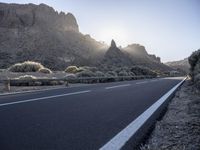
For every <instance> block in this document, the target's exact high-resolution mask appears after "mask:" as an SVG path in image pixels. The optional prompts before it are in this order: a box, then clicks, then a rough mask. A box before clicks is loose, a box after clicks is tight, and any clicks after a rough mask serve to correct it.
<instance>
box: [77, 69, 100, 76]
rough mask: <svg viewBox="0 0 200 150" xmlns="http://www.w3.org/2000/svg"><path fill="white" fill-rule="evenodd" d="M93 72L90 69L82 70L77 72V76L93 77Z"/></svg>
mask: <svg viewBox="0 0 200 150" xmlns="http://www.w3.org/2000/svg"><path fill="white" fill-rule="evenodd" d="M95 76H96V75H95V73H93V72H92V71H90V70H84V71H81V72H78V73H77V77H95Z"/></svg>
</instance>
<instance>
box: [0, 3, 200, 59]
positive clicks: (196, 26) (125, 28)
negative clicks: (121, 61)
mask: <svg viewBox="0 0 200 150" xmlns="http://www.w3.org/2000/svg"><path fill="white" fill-rule="evenodd" d="M0 2H6V3H21V4H25V3H34V4H40V3H45V4H47V5H50V6H52V7H53V8H54V9H55V10H57V11H64V12H66V13H67V12H71V13H73V14H74V15H75V17H76V19H77V22H78V24H79V28H80V31H81V32H82V33H84V34H90V35H91V36H92V37H93V38H95V39H96V40H98V41H104V42H106V43H107V44H110V41H111V40H112V39H114V40H115V41H116V43H117V45H118V46H123V47H125V46H127V45H128V44H132V43H139V44H141V45H144V46H145V47H146V49H147V51H148V53H151V54H156V55H157V56H159V57H161V60H162V61H163V62H167V61H174V60H180V59H183V58H186V57H188V56H189V55H190V54H191V53H192V52H193V51H195V50H197V49H199V48H200V0H0Z"/></svg>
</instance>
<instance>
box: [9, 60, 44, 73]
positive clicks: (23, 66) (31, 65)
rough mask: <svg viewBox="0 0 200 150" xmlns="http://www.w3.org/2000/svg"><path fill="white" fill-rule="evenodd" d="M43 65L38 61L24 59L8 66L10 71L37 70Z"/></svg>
mask: <svg viewBox="0 0 200 150" xmlns="http://www.w3.org/2000/svg"><path fill="white" fill-rule="evenodd" d="M42 68H44V66H43V65H42V64H40V63H38V62H33V61H25V62H23V63H17V64H14V65H12V66H11V67H9V68H8V71H11V72H37V71H39V70H40V69H42Z"/></svg>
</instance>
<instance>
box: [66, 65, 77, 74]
mask: <svg viewBox="0 0 200 150" xmlns="http://www.w3.org/2000/svg"><path fill="white" fill-rule="evenodd" d="M65 72H67V73H77V72H79V68H78V67H76V66H68V67H67V68H66V69H65Z"/></svg>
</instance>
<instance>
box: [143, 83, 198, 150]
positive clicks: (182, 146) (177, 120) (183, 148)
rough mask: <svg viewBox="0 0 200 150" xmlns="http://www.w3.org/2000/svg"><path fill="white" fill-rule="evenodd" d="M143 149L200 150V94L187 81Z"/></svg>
mask: <svg viewBox="0 0 200 150" xmlns="http://www.w3.org/2000/svg"><path fill="white" fill-rule="evenodd" d="M140 149H141V150H200V94H199V92H197V91H196V89H195V88H194V87H193V86H192V85H191V83H190V81H186V82H185V83H184V84H183V85H182V87H181V89H180V90H179V91H178V92H177V93H176V95H175V97H174V98H173V99H172V101H171V102H170V104H169V106H168V110H167V112H166V114H165V115H164V117H163V118H162V120H161V121H158V122H157V123H156V126H155V129H154V131H153V132H152V134H151V135H150V137H149V139H148V140H147V141H146V144H144V145H143V146H141V148H140Z"/></svg>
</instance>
